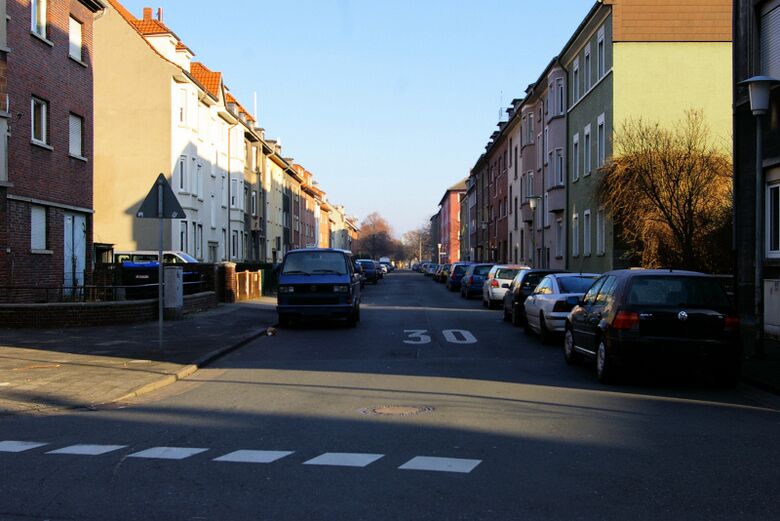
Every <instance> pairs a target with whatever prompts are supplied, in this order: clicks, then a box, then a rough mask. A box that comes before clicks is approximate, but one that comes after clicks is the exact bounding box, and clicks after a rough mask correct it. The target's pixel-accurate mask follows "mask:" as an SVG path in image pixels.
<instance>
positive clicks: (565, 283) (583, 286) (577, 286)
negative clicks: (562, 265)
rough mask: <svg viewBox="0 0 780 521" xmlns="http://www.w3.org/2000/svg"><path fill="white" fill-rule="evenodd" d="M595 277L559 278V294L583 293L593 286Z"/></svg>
mask: <svg viewBox="0 0 780 521" xmlns="http://www.w3.org/2000/svg"><path fill="white" fill-rule="evenodd" d="M594 280H596V277H561V278H559V279H558V286H560V288H561V293H585V292H586V291H588V288H590V287H591V286H592V285H593V281H594Z"/></svg>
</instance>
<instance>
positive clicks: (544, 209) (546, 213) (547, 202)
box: [542, 192, 550, 228]
mask: <svg viewBox="0 0 780 521" xmlns="http://www.w3.org/2000/svg"><path fill="white" fill-rule="evenodd" d="M549 196H550V194H548V193H547V192H545V193H544V200H543V204H542V212H543V213H544V226H545V228H546V227H548V226H550V197H549Z"/></svg>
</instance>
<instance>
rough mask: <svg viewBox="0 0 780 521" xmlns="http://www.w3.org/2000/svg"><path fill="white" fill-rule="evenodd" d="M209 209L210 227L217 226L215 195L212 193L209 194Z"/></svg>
mask: <svg viewBox="0 0 780 521" xmlns="http://www.w3.org/2000/svg"><path fill="white" fill-rule="evenodd" d="M209 210H210V213H211V228H212V229H214V228H216V227H217V197H216V196H215V195H214V194H211V202H210V205H209Z"/></svg>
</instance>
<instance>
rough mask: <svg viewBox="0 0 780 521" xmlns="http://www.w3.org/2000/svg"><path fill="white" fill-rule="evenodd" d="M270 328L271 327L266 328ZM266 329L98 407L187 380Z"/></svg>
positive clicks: (266, 329) (259, 335)
mask: <svg viewBox="0 0 780 521" xmlns="http://www.w3.org/2000/svg"><path fill="white" fill-rule="evenodd" d="M268 327H271V326H268ZM268 327H266V328H264V329H263V330H262V331H258V332H255V333H252V334H251V335H249V336H247V337H245V338H243V339H241V340H239V341H238V342H236V343H235V344H232V345H229V346H226V347H223V348H221V349H216V350H214V351H211V352H210V353H206V354H205V355H203V356H201V357H200V358H198V359H197V360H195V362H193V363H191V364H188V365H185V366H183V367H182V368H181V369H179V370H178V371H176V372H175V373H173V374H170V375H168V376H165V377H163V378H160V379H159V380H157V381H156V382H151V383H148V384H144V385H142V386H140V387H138V388H136V389H133V390H132V391H130V392H129V393H127V394H125V395H123V396H120V397H119V398H116V399H114V400H111V401H109V402H104V403H101V404H99V405H105V404H109V403H118V402H123V401H126V400H130V399H132V398H137V397H139V396H141V395H144V394H148V393H151V392H153V391H157V390H159V389H162V388H163V387H167V386H169V385H171V384H173V383H176V382H178V381H179V380H183V379H185V378H187V377H188V376H191V375H193V374H194V373H196V372H197V371H198V369H201V368H203V367H207V366H208V365H210V364H212V363H213V362H215V361H216V360H218V359H220V358H222V357H223V356H225V355H228V354H230V353H232V352H233V351H235V350H237V349H240V348H242V347H244V346H245V345H247V344H248V343H250V342H252V341H254V340H257V339H258V338H260V337H261V336H264V335H265V334H266V332H267V331H268Z"/></svg>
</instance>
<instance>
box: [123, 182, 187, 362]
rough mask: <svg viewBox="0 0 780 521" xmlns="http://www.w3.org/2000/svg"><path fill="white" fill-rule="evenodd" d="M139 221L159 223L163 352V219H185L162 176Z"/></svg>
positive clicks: (159, 311)
mask: <svg viewBox="0 0 780 521" xmlns="http://www.w3.org/2000/svg"><path fill="white" fill-rule="evenodd" d="M135 215H136V217H138V218H139V219H157V221H158V223H159V236H158V241H157V250H158V251H157V284H158V289H157V321H158V324H157V347H158V349H159V350H160V351H162V350H163V289H164V282H163V240H164V233H163V230H164V228H163V219H177V218H185V217H187V215H186V214H185V213H184V210H183V209H182V207H181V205H180V204H179V201H178V200H177V199H176V195H175V194H174V193H173V190H172V189H171V185H170V184H169V183H168V180H167V179H166V178H165V176H164V175H163V174H160V175H159V176H157V180H156V181H155V182H154V185H153V186H152V189H151V190H150V191H149V195H147V196H146V199H144V202H143V203H141V206H140V207H139V208H138V211H137V212H136V214H135Z"/></svg>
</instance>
